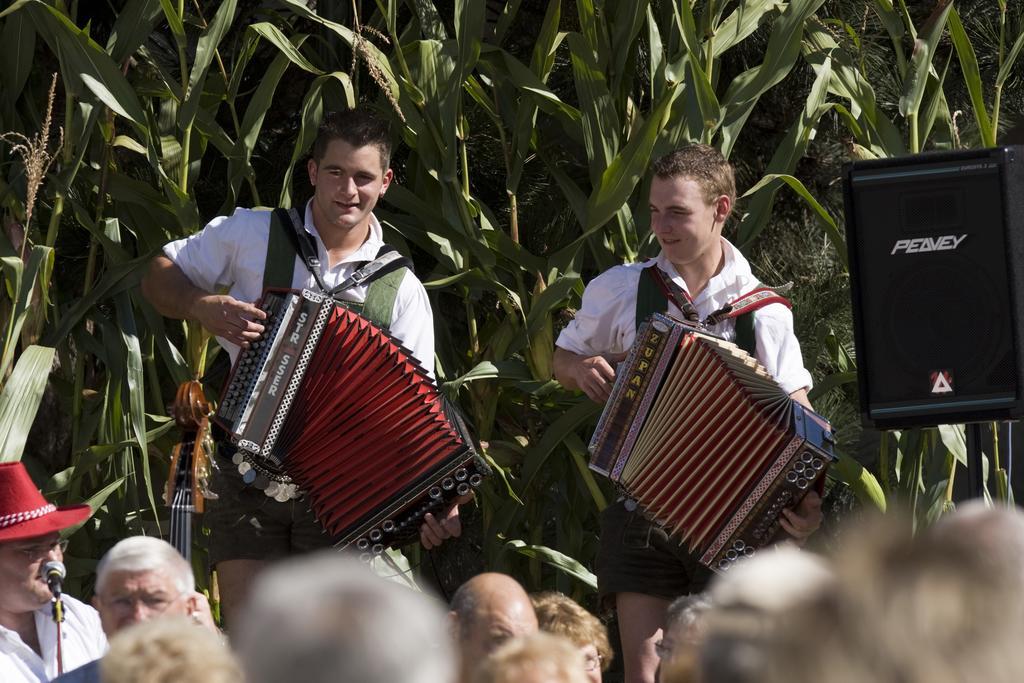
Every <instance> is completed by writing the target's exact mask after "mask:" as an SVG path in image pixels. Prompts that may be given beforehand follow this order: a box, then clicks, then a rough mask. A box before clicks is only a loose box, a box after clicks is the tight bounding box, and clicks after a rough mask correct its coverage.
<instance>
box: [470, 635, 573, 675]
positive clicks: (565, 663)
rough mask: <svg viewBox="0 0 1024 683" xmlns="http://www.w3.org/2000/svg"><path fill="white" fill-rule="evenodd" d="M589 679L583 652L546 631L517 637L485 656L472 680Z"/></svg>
mask: <svg viewBox="0 0 1024 683" xmlns="http://www.w3.org/2000/svg"><path fill="white" fill-rule="evenodd" d="M551 681H560V682H561V683H588V680H587V675H586V674H585V673H584V671H583V653H582V652H580V650H579V648H577V647H576V646H575V645H573V643H571V642H570V641H569V640H568V639H566V638H564V637H562V636H556V635H554V634H551V633H545V632H543V631H541V632H538V633H534V634H533V635H529V636H524V637H522V638H514V639H512V640H510V641H508V642H507V643H505V644H504V645H502V646H501V647H499V648H498V649H497V650H495V651H494V652H492V653H491V654H490V656H488V657H487V659H485V660H484V661H483V662H482V663H481V665H480V666H479V667H477V670H476V672H475V673H474V675H473V681H472V683H550V682H551Z"/></svg>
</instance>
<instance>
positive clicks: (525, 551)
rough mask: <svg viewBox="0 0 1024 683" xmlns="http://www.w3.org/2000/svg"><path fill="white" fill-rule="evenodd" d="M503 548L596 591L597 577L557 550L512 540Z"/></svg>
mask: <svg viewBox="0 0 1024 683" xmlns="http://www.w3.org/2000/svg"><path fill="white" fill-rule="evenodd" d="M505 547H506V548H507V549H509V550H511V551H513V552H516V553H519V554H520V555H523V556H525V557H529V558H535V559H538V560H540V561H541V562H543V563H544V564H547V565H550V566H552V567H554V568H555V569H558V570H559V571H563V572H565V573H566V574H568V575H569V576H571V577H573V578H574V579H577V580H578V581H580V582H581V583H583V584H584V585H585V586H589V587H590V588H591V589H593V590H597V576H596V575H594V573H593V572H591V571H590V570H588V569H587V568H586V567H584V566H583V565H582V564H580V563H579V562H578V561H576V560H574V559H573V558H571V557H569V556H568V555H566V554H564V553H560V552H558V551H557V550H553V549H552V548H548V547H547V546H543V545H530V544H527V543H525V542H523V541H520V540H512V541H509V542H508V543H506V544H505Z"/></svg>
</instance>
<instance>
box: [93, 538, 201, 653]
mask: <svg viewBox="0 0 1024 683" xmlns="http://www.w3.org/2000/svg"><path fill="white" fill-rule="evenodd" d="M200 598H202V599H203V600H205V598H204V597H203V596H201V595H197V594H196V593H195V578H194V576H193V575H192V567H190V566H189V563H188V562H186V561H185V558H183V557H182V556H181V555H180V554H178V551H177V550H175V549H174V547H173V546H172V545H171V544H169V543H167V542H166V541H162V540H160V539H159V538H152V537H150V536H132V537H131V538H126V539H124V540H123V541H119V542H118V543H117V544H115V545H114V547H113V548H111V549H110V550H109V551H107V554H106V555H104V556H103V558H102V559H101V560H100V563H99V565H98V566H97V567H96V595H95V597H94V598H93V606H94V607H95V608H96V610H97V611H98V612H99V613H100V620H101V621H102V623H103V630H104V632H106V634H107V635H108V636H113V635H114V634H115V633H117V632H118V631H120V630H121V629H123V628H125V627H126V626H131V625H132V624H137V623H139V622H142V621H147V620H149V619H152V618H154V617H157V616H163V615H166V616H173V615H180V616H185V615H189V614H192V613H195V612H197V611H198V610H199V606H198V605H197V602H198V600H199V599H200Z"/></svg>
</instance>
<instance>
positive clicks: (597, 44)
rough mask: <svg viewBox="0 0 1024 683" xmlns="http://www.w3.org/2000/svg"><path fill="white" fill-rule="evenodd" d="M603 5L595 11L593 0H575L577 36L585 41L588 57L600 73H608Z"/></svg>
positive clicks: (608, 59)
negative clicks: (577, 25)
mask: <svg viewBox="0 0 1024 683" xmlns="http://www.w3.org/2000/svg"><path fill="white" fill-rule="evenodd" d="M604 9H605V8H604V7H602V8H601V10H602V11H600V12H599V11H597V8H596V7H595V4H594V0H577V2H576V13H577V15H578V16H579V20H580V32H579V36H580V37H581V38H582V39H583V40H584V41H585V45H586V50H587V52H588V58H589V60H590V61H592V62H593V63H594V65H595V67H596V68H597V69H598V70H599V71H600V72H601V73H608V62H609V61H610V51H611V50H610V47H609V45H608V27H607V26H606V24H605V21H604V18H605V17H604Z"/></svg>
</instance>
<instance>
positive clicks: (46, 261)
mask: <svg viewBox="0 0 1024 683" xmlns="http://www.w3.org/2000/svg"><path fill="white" fill-rule="evenodd" d="M27 256H28V262H27V263H23V262H22V260H21V257H20V256H18V255H17V254H15V253H14V252H13V250H11V248H10V242H8V241H7V239H6V238H5V239H3V240H0V266H2V268H3V271H4V276H5V278H6V279H7V280H8V283H9V284H10V290H9V291H10V293H11V302H12V308H11V311H10V318H9V319H8V320H6V321H4V329H3V334H4V338H3V356H2V357H0V378H2V377H3V376H4V375H5V374H7V370H8V369H9V368H10V367H11V363H12V362H13V361H14V349H15V347H16V346H17V343H18V339H19V337H20V336H21V330H22V327H23V326H24V324H25V320H26V319H27V317H28V313H29V308H30V307H31V306H32V293H33V291H34V290H35V288H36V284H37V283H38V284H40V286H43V287H48V286H49V283H48V281H47V282H45V283H44V282H43V281H42V278H43V277H44V276H45V277H47V278H48V277H49V274H50V273H51V272H53V259H54V250H53V248H52V247H46V246H42V245H36V246H34V247H32V248H31V250H30V251H29V253H28V254H27ZM47 291H48V290H47ZM42 294H44V296H45V294H46V292H45V291H44V292H42Z"/></svg>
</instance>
